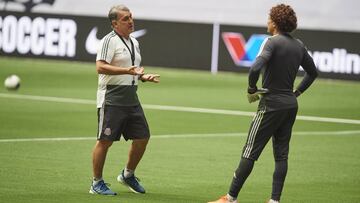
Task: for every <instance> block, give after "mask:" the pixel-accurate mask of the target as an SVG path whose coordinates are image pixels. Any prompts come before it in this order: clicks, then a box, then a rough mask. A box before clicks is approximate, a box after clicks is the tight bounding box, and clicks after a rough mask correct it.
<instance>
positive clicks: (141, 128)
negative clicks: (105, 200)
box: [117, 105, 150, 193]
mask: <svg viewBox="0 0 360 203" xmlns="http://www.w3.org/2000/svg"><path fill="white" fill-rule="evenodd" d="M131 108H132V109H131V113H130V117H129V119H128V120H127V124H126V127H125V129H124V134H123V136H124V138H125V139H126V140H128V139H132V144H131V147H130V149H129V158H128V162H127V164H126V167H125V168H124V170H122V171H121V173H120V175H119V176H118V178H117V180H118V181H119V182H121V183H123V184H125V185H126V186H128V187H129V189H130V190H131V191H133V192H135V193H145V189H144V187H143V186H141V185H140V183H139V181H138V179H137V178H136V176H135V170H136V167H137V166H138V164H139V162H140V160H141V159H142V157H143V155H144V153H145V150H146V146H147V144H148V142H149V138H150V130H149V126H148V123H147V121H146V118H145V115H144V111H143V110H142V108H141V106H140V105H139V106H136V107H131Z"/></svg>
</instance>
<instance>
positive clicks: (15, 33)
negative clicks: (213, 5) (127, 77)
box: [0, 11, 360, 81]
mask: <svg viewBox="0 0 360 203" xmlns="http://www.w3.org/2000/svg"><path fill="white" fill-rule="evenodd" d="M135 27H136V31H135V32H134V33H133V35H134V36H135V37H137V39H138V40H139V42H140V46H141V51H142V56H143V65H145V66H162V67H169V68H172V67H173V68H179V67H180V68H189V69H201V70H208V71H210V70H211V71H214V70H215V71H214V72H216V71H233V72H247V71H248V69H249V66H251V64H252V62H253V60H254V58H255V57H256V54H257V51H258V49H259V46H260V44H261V42H262V40H263V39H264V38H265V37H266V34H267V33H266V28H265V27H255V26H240V25H225V24H224V25H223V24H216V23H215V24H210V23H190V22H171V21H160V20H144V19H137V20H136V21H135ZM109 31H111V28H110V24H109V22H108V19H107V18H105V17H95V16H75V15H60V14H40V13H31V12H14V11H11V12H10V11H1V13H0V55H1V56H21V57H33V58H48V59H63V60H74V61H94V60H95V54H96V49H97V44H98V42H99V40H100V39H101V38H102V37H103V36H104V35H106V34H107V33H108V32H109ZM294 35H295V37H299V38H301V39H302V41H303V42H304V43H305V44H306V45H307V46H308V48H309V51H310V53H311V54H312V56H313V58H314V60H315V62H316V65H317V67H318V70H319V72H320V76H321V77H325V78H336V79H348V80H357V81H359V80H360V55H359V53H360V47H359V46H358V45H359V44H360V35H359V33H356V32H340V31H325V30H304V29H300V30H297V31H296V32H295V33H294ZM214 50H215V51H214Z"/></svg>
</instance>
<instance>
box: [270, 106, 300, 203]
mask: <svg viewBox="0 0 360 203" xmlns="http://www.w3.org/2000/svg"><path fill="white" fill-rule="evenodd" d="M296 113H297V108H294V109H289V110H285V111H283V119H282V121H281V125H280V127H279V129H278V130H277V131H275V133H274V136H273V152H274V159H275V169H274V173H273V183H272V194H271V199H272V200H275V201H280V196H281V192H282V190H283V187H284V182H285V178H286V174H287V169H288V154H289V143H290V139H291V131H292V126H293V124H294V122H295V118H296ZM279 122H280V121H279Z"/></svg>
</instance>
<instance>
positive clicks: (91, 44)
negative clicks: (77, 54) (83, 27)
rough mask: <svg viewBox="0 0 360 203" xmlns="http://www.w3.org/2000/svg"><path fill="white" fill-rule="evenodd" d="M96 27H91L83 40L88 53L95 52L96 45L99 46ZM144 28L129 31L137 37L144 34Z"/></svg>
mask: <svg viewBox="0 0 360 203" xmlns="http://www.w3.org/2000/svg"><path fill="white" fill-rule="evenodd" d="M97 32H98V28H97V27H94V28H92V29H91V31H90V33H89V34H88V36H87V38H86V42H85V49H86V51H87V52H88V53H89V54H96V52H97V47H98V46H99V43H100V41H101V40H100V39H99V38H97ZM146 32H147V31H146V29H142V30H137V31H135V32H133V33H131V36H132V37H135V38H139V37H142V36H144V35H145V34H146Z"/></svg>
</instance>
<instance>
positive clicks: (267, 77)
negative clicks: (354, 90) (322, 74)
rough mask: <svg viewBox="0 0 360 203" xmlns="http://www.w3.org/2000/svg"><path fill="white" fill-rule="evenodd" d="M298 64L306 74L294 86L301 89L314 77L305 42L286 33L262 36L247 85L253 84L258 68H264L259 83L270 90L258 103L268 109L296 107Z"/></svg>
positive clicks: (302, 90)
mask: <svg viewBox="0 0 360 203" xmlns="http://www.w3.org/2000/svg"><path fill="white" fill-rule="evenodd" d="M300 66H302V68H303V69H304V71H305V76H304V78H303V80H302V82H301V83H300V85H299V86H298V87H297V88H296V89H297V90H299V91H300V92H304V91H305V90H306V89H307V88H308V87H309V86H310V85H311V84H312V82H313V81H314V79H315V78H316V77H317V71H316V66H315V64H314V61H313V59H312V58H311V56H310V55H309V53H308V51H307V49H306V47H305V46H304V44H303V43H302V42H301V41H300V40H298V39H295V38H293V37H292V36H291V35H290V34H288V33H283V34H278V35H274V36H271V37H268V38H267V39H266V40H264V42H263V44H262V46H261V49H260V52H259V55H258V56H257V58H256V60H255V63H254V64H253V66H252V67H251V68H250V72H249V87H255V86H256V83H257V81H258V78H259V75H260V72H261V71H263V77H262V87H263V88H267V89H269V91H270V93H269V94H265V95H264V97H263V98H262V99H261V101H260V103H259V105H260V106H265V107H266V109H267V111H271V110H280V109H288V108H295V107H297V99H296V97H295V95H294V94H293V90H294V81H295V78H296V75H297V73H298V70H299V67H300Z"/></svg>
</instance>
